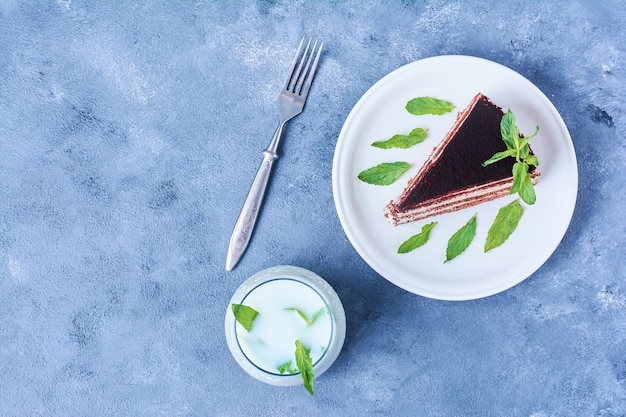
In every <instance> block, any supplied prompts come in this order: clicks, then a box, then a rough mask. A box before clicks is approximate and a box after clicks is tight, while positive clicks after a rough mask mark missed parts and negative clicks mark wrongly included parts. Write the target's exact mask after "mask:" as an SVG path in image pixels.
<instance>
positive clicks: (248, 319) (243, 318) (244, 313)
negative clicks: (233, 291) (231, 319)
mask: <svg viewBox="0 0 626 417" xmlns="http://www.w3.org/2000/svg"><path fill="white" fill-rule="evenodd" d="M231 308H232V310H233V314H234V315H235V320H237V321H238V322H239V324H241V325H242V326H243V328H244V329H246V330H247V331H250V329H251V328H252V322H253V321H254V319H255V318H256V316H258V315H259V312H258V311H256V310H255V309H253V308H252V307H248V306H247V305H243V304H232V305H231Z"/></svg>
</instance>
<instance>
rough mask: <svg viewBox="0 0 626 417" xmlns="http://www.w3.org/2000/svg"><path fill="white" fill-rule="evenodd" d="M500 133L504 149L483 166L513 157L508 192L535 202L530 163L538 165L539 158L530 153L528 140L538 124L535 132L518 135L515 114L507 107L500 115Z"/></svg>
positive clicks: (528, 202)
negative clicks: (511, 180) (511, 181)
mask: <svg viewBox="0 0 626 417" xmlns="http://www.w3.org/2000/svg"><path fill="white" fill-rule="evenodd" d="M500 133H501V134H502V140H503V141H504V143H505V144H506V148H507V150H506V151H502V152H497V153H496V154H494V155H493V156H492V157H491V158H489V159H488V160H486V161H485V162H483V164H482V165H483V166H484V167H485V166H487V165H489V164H492V163H494V162H497V161H499V160H501V159H504V158H506V157H507V156H513V157H515V161H516V162H515V163H514V164H513V184H512V185H511V190H510V194H515V193H517V194H519V196H520V197H521V198H522V200H524V202H525V203H527V204H531V205H532V204H535V201H536V200H537V196H536V194H535V188H534V186H533V181H532V178H531V176H530V172H529V168H530V165H533V166H539V160H538V159H537V157H536V156H535V155H532V154H531V153H530V146H528V141H530V139H531V138H533V137H535V136H536V135H537V133H539V126H537V127H536V128H535V133H533V134H532V135H530V136H527V137H522V136H520V133H519V129H518V128H517V126H516V124H515V116H514V115H513V112H512V111H511V110H510V109H509V110H507V111H506V113H504V116H502V120H501V121H500Z"/></svg>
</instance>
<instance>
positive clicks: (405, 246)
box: [398, 222, 437, 253]
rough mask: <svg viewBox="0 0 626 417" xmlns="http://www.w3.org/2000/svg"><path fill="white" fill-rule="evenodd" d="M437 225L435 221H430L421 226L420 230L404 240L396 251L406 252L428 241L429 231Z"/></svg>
mask: <svg viewBox="0 0 626 417" xmlns="http://www.w3.org/2000/svg"><path fill="white" fill-rule="evenodd" d="M436 225H437V222H432V223H428V224H425V225H424V226H422V231H421V232H419V233H418V234H416V235H413V236H411V237H410V238H408V239H407V240H405V241H404V243H402V244H401V245H400V247H399V248H398V253H408V252H411V251H412V250H414V249H417V248H419V247H420V246H424V245H425V244H426V242H428V238H429V237H430V231H431V230H432V229H433V227H435V226H436Z"/></svg>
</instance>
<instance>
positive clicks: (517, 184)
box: [510, 162, 537, 205]
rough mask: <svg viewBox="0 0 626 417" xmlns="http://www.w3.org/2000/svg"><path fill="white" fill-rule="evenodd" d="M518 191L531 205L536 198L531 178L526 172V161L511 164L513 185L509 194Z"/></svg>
mask: <svg viewBox="0 0 626 417" xmlns="http://www.w3.org/2000/svg"><path fill="white" fill-rule="evenodd" d="M515 193H518V194H519V196H520V197H521V198H522V200H524V202H525V203H526V204H530V205H533V204H535V201H536V200H537V196H536V194H535V187H534V186H533V180H532V178H531V177H530V174H529V173H528V164H527V163H526V162H516V163H514V164H513V185H511V191H510V194H515Z"/></svg>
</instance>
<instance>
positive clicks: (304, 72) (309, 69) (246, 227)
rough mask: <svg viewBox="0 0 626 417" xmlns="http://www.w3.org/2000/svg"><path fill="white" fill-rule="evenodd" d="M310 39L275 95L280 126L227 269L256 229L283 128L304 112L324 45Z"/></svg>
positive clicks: (231, 247)
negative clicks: (282, 86)
mask: <svg viewBox="0 0 626 417" xmlns="http://www.w3.org/2000/svg"><path fill="white" fill-rule="evenodd" d="M311 42H312V40H311V39H309V41H308V42H307V44H306V47H305V49H304V52H303V51H302V47H303V46H304V38H302V40H301V41H300V45H299V46H298V51H297V52H296V56H295V57H294V59H293V63H292V64H291V68H290V69H289V76H288V77H287V82H286V83H285V87H284V88H283V89H282V91H281V92H280V94H278V98H277V99H276V104H277V106H278V117H279V121H280V122H279V123H278V127H277V128H276V132H275V133H274V136H273V137H272V140H271V141H270V144H269V146H268V147H267V149H266V150H264V151H263V160H262V161H261V166H260V167H259V170H258V171H257V174H256V176H255V177H254V181H253V182H252V185H251V187H250V191H249V192H248V197H246V201H245V202H244V204H243V208H242V209H241V213H240V214H239V218H238V219H237V223H235V228H234V229H233V234H232V235H231V237H230V244H229V246H228V254H227V255H226V270H227V271H230V270H232V269H233V268H234V267H235V265H237V263H238V262H239V260H240V259H241V257H242V255H243V253H244V252H245V250H246V248H247V247H248V243H249V242H250V237H251V236H252V230H253V229H254V224H255V223H256V219H257V216H258V214H259V210H260V209H261V203H262V202H263V196H264V195H265V189H266V188H267V182H268V180H269V177H270V173H271V171H272V165H273V164H274V161H275V160H276V159H278V153H277V151H278V144H279V142H280V138H281V135H282V132H283V127H284V126H285V123H287V122H288V121H289V120H291V119H293V118H294V117H296V116H297V115H299V114H300V113H301V112H302V109H303V108H304V103H305V102H306V98H307V96H308V95H309V90H310V89H311V83H312V82H313V76H314V75H315V70H316V69H317V63H318V61H319V58H320V54H321V52H322V46H324V43H323V42H321V43H319V45H318V42H317V41H315V42H314V43H313V45H311Z"/></svg>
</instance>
